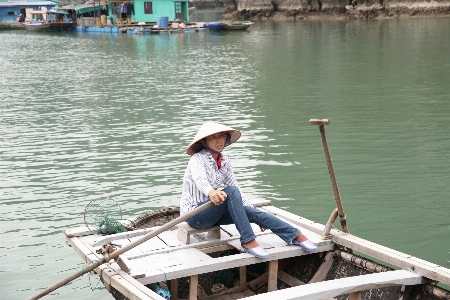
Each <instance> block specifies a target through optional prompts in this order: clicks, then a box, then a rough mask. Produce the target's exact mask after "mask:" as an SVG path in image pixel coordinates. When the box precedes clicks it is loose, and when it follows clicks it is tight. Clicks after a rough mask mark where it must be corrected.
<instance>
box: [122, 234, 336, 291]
mask: <svg viewBox="0 0 450 300" xmlns="http://www.w3.org/2000/svg"><path fill="white" fill-rule="evenodd" d="M317 246H318V250H319V252H323V251H330V250H332V249H333V244H332V243H331V242H330V241H323V242H322V243H320V244H318V245H317ZM269 252H270V254H271V256H270V257H268V258H256V257H254V256H252V255H251V254H249V253H241V254H235V255H230V256H223V257H218V258H213V259H209V260H206V261H200V262H191V263H186V264H182V265H176V266H171V267H167V268H164V269H161V270H163V272H161V270H158V269H149V268H146V270H143V271H145V277H144V278H139V279H138V281H139V282H141V283H143V284H144V285H145V284H148V283H152V282H158V281H164V280H166V278H167V279H168V280H170V279H172V278H180V277H186V276H190V275H193V274H203V273H208V272H213V271H218V270H223V269H228V268H236V267H240V266H244V265H250V264H256V263H260V262H264V261H271V260H275V259H283V258H288V257H294V256H300V255H306V254H310V253H307V252H305V251H304V250H303V249H302V248H300V247H298V246H294V245H292V246H286V247H282V248H273V249H269ZM172 253H173V252H172ZM167 254H168V253H167ZM311 255H317V254H311ZM132 261H133V260H130V262H131V263H132ZM164 276H166V278H165V277H164Z"/></svg>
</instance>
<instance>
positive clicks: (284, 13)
mask: <svg viewBox="0 0 450 300" xmlns="http://www.w3.org/2000/svg"><path fill="white" fill-rule="evenodd" d="M222 2H223V3H224V4H225V9H226V10H225V15H226V16H227V17H232V18H233V19H240V20H244V19H245V20H261V19H272V20H295V19H342V20H344V19H394V18H418V17H450V0H437V1H432V0H417V1H415V0H222Z"/></svg>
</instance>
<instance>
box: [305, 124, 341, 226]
mask: <svg viewBox="0 0 450 300" xmlns="http://www.w3.org/2000/svg"><path fill="white" fill-rule="evenodd" d="M309 124H311V125H319V130H320V136H321V138H322V144H323V151H324V153H325V159H326V160H327V166H328V173H330V179H331V185H332V186H333V192H334V198H335V200H336V207H337V209H338V214H339V219H340V221H341V226H342V231H344V232H347V233H348V226H347V218H346V216H345V213H344V205H343V204H342V200H341V194H340V193H339V187H338V184H337V180H336V175H335V173H334V167H333V161H332V160H331V154H330V149H329V148H328V142H327V137H326V135H325V127H324V125H329V124H330V121H329V120H328V119H311V120H309Z"/></svg>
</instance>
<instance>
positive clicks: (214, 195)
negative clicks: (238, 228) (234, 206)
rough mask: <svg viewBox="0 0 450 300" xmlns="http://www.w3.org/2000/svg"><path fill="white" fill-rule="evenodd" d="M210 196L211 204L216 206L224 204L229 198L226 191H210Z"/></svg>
mask: <svg viewBox="0 0 450 300" xmlns="http://www.w3.org/2000/svg"><path fill="white" fill-rule="evenodd" d="M208 196H209V199H210V200H211V202H212V203H214V204H215V205H220V204H222V203H223V202H224V201H225V200H226V198H227V194H226V193H225V192H224V191H218V190H210V191H209V193H208Z"/></svg>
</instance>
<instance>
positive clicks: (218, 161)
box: [214, 153, 222, 170]
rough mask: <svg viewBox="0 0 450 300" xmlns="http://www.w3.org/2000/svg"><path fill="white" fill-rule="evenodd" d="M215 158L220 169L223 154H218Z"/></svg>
mask: <svg viewBox="0 0 450 300" xmlns="http://www.w3.org/2000/svg"><path fill="white" fill-rule="evenodd" d="M214 160H215V161H216V163H217V168H218V169H219V170H220V168H222V154H221V153H219V154H217V158H214Z"/></svg>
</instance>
